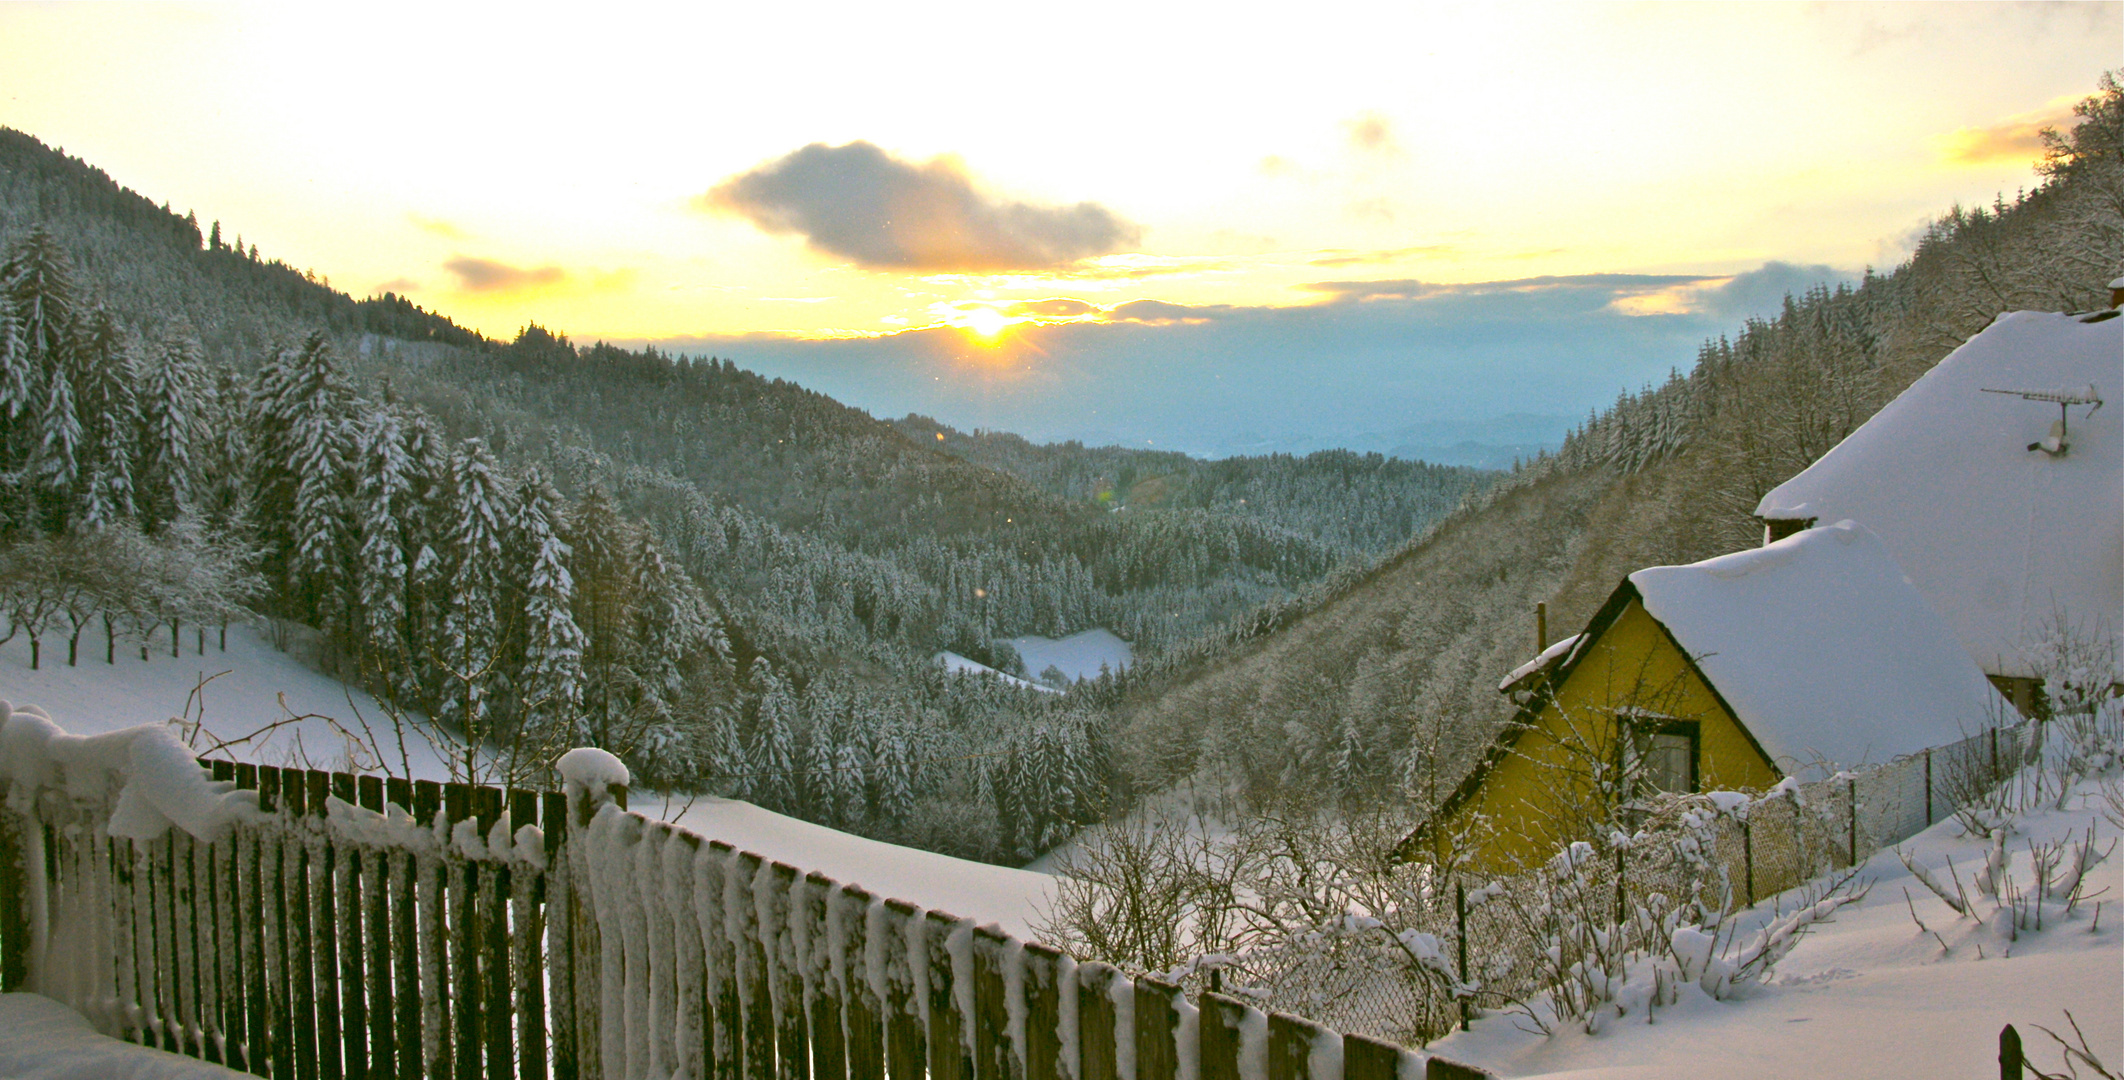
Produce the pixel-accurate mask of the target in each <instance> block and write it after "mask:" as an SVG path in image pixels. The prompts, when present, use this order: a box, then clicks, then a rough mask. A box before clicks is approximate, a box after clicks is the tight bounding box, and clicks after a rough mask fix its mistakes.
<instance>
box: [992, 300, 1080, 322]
mask: <svg viewBox="0 0 2124 1080" xmlns="http://www.w3.org/2000/svg"><path fill="white" fill-rule="evenodd" d="M1097 310H1099V306H1098V305H1097V304H1093V303H1089V302H1087V301H1083V300H1075V299H1071V298H1069V297H1066V296H1056V297H1051V298H1049V299H1046V300H1025V301H1021V302H1019V303H1015V304H1012V305H1011V306H1010V309H1009V311H1008V312H1007V314H1011V315H1045V316H1048V317H1049V318H1055V319H1072V318H1075V317H1077V316H1079V315H1089V314H1091V313H1092V312H1094V311H1097Z"/></svg>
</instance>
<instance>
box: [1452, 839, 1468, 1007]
mask: <svg viewBox="0 0 2124 1080" xmlns="http://www.w3.org/2000/svg"><path fill="white" fill-rule="evenodd" d="M1453 922H1454V925H1455V926H1456V927H1458V931H1459V932H1458V933H1457V934H1456V940H1457V941H1458V942H1459V945H1460V984H1461V985H1462V986H1466V985H1467V984H1468V887H1467V885H1466V883H1464V882H1462V881H1461V880H1460V878H1459V877H1457V876H1456V877H1455V878H1454V879H1453ZM1467 1029H1468V999H1467V998H1465V997H1463V998H1461V999H1460V1030H1462V1031H1466V1030H1467Z"/></svg>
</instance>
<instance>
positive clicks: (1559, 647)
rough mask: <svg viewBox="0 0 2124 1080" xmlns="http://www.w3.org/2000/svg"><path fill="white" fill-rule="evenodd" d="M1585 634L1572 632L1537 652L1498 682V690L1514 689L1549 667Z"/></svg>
mask: <svg viewBox="0 0 2124 1080" xmlns="http://www.w3.org/2000/svg"><path fill="white" fill-rule="evenodd" d="M1585 636H1586V635H1584V634H1572V635H1571V636H1570V637H1567V638H1565V639H1563V640H1562V641H1559V642H1557V643H1556V644H1554V645H1551V646H1549V647H1548V648H1546V649H1543V650H1542V651H1541V652H1539V653H1537V654H1535V656H1534V659H1532V660H1529V661H1527V662H1526V663H1524V664H1521V665H1519V666H1518V667H1516V668H1513V669H1512V670H1511V672H1510V673H1508V674H1507V675H1505V677H1504V678H1503V680H1501V681H1499V682H1498V684H1497V690H1498V692H1499V693H1503V692H1505V691H1507V690H1510V689H1512V688H1513V687H1514V686H1517V685H1518V684H1519V681H1520V680H1521V679H1524V678H1526V677H1527V676H1529V675H1532V674H1534V673H1535V672H1537V671H1540V670H1542V669H1544V668H1546V667H1548V666H1549V663H1550V662H1551V661H1554V660H1558V659H1561V658H1562V657H1563V654H1565V653H1567V652H1570V651H1571V646H1573V645H1576V644H1578V642H1579V639H1581V638H1583V637H1585Z"/></svg>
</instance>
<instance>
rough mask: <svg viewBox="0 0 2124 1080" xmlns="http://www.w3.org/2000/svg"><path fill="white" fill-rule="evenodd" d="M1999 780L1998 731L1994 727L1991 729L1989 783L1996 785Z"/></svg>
mask: <svg viewBox="0 0 2124 1080" xmlns="http://www.w3.org/2000/svg"><path fill="white" fill-rule="evenodd" d="M2001 779H2002V777H2000V776H1999V729H1998V727H1997V726H1996V725H1994V726H1993V727H1992V729H1991V782H1992V783H1994V784H1996V783H1998V782H1999V781H2000V780H2001Z"/></svg>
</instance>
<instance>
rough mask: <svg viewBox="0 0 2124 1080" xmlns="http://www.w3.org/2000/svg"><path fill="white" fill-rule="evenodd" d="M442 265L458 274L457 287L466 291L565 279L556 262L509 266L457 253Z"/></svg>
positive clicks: (512, 289) (542, 284)
mask: <svg viewBox="0 0 2124 1080" xmlns="http://www.w3.org/2000/svg"><path fill="white" fill-rule="evenodd" d="M443 269H445V270H448V271H449V272H451V273H453V274H456V275H457V287H458V288H459V289H461V290H463V291H465V292H474V293H502V292H518V291H522V290H525V289H538V288H545V287H547V286H552V285H558V284H560V283H561V282H563V281H566V280H567V279H568V272H567V271H565V270H562V269H561V268H560V267H558V266H541V267H537V268H535V269H525V268H523V267H517V266H510V265H509V264H508V263H502V262H496V261H494V260H493V259H477V258H473V257H472V256H469V255H459V256H457V257H455V258H453V259H450V260H449V261H448V262H445V263H443Z"/></svg>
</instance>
